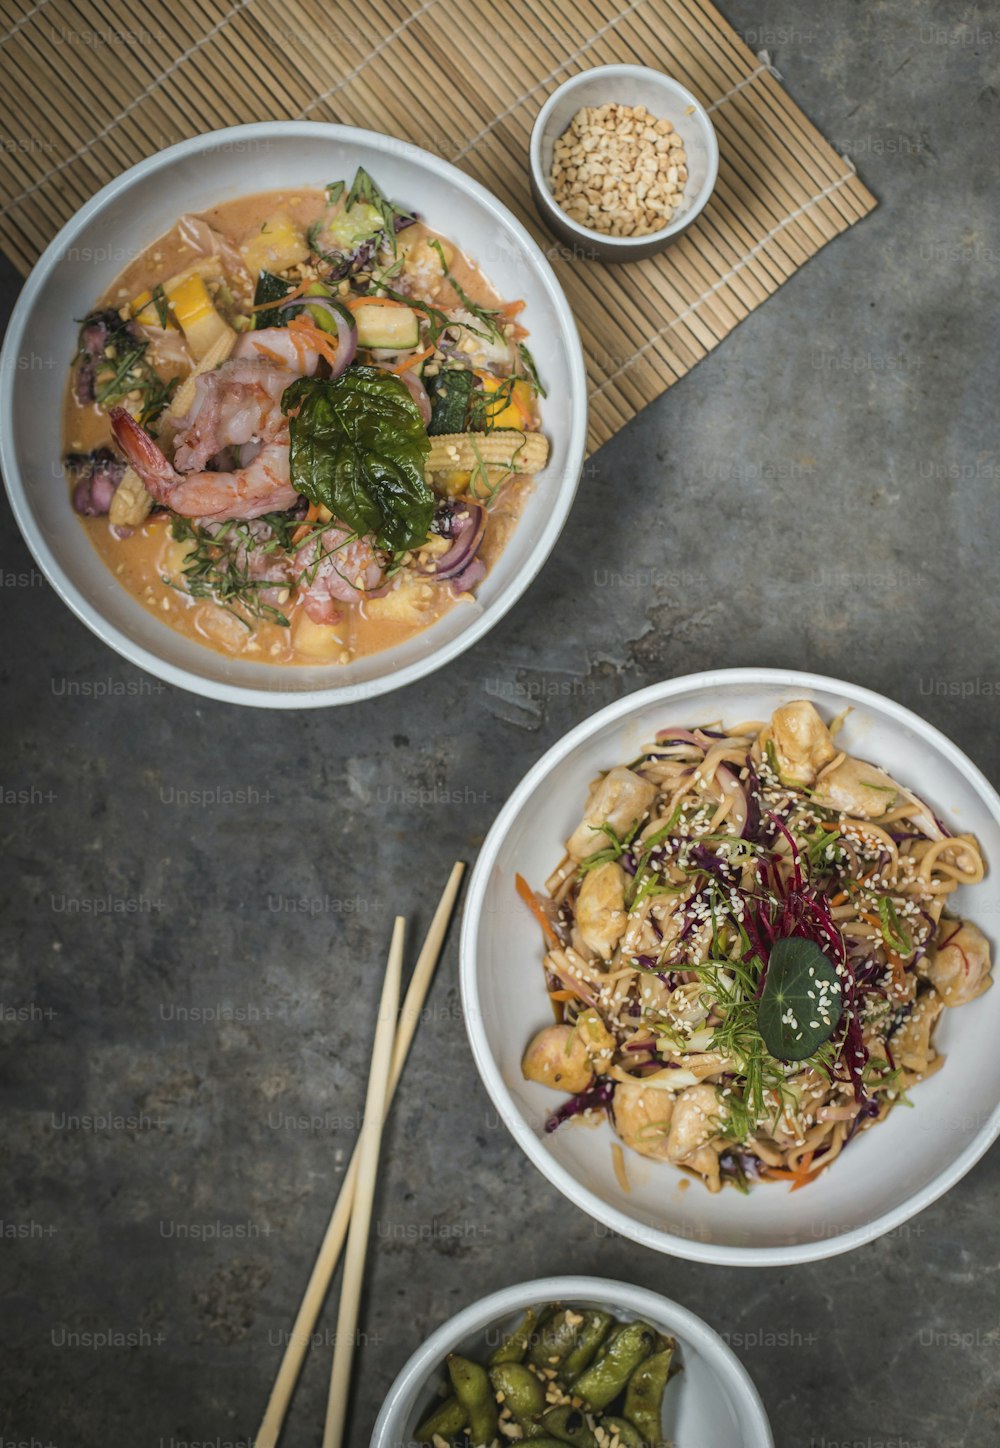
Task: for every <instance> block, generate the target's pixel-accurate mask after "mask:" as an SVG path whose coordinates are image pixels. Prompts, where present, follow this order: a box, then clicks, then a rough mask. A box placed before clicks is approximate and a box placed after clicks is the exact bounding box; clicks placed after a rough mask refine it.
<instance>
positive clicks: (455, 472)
mask: <svg viewBox="0 0 1000 1448" xmlns="http://www.w3.org/2000/svg"><path fill="white" fill-rule="evenodd" d="M434 486H435V487H436V488H437V490H438V491H439V492H441V493H444V494H445V495H446V497H449V498H460V497H461V496H462V495H463V493H467V492H468V491H469V488H470V487H471V486H472V474H471V473H470V472H467V471H466V470H465V469H464V468H453V469H452V470H451V471H450V472H447V473H438V474H437V475H436V476H435V478H434Z"/></svg>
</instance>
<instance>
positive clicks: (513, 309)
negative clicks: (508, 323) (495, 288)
mask: <svg viewBox="0 0 1000 1448" xmlns="http://www.w3.org/2000/svg"><path fill="white" fill-rule="evenodd" d="M523 311H524V302H523V301H520V302H508V303H507V304H506V306H503V307H501V308H500V315H501V316H502V317H507V318H508V320H512V319H513V318H514V317H516V316H517V315H518V314H519V313H520V312H523Z"/></svg>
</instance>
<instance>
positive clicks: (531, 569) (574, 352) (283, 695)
mask: <svg viewBox="0 0 1000 1448" xmlns="http://www.w3.org/2000/svg"><path fill="white" fill-rule="evenodd" d="M276 132H279V133H280V134H282V135H291V136H296V135H298V136H329V137H330V138H331V139H335V140H337V141H339V142H342V143H344V144H347V145H351V144H354V145H364V146H369V147H375V148H376V149H377V148H378V146H379V144H380V143H384V142H385V141H392V143H393V144H394V145H396V146H398V145H399V142H398V141H397V140H394V138H392V137H390V136H386V135H385V134H383V133H382V132H379V131H366V130H363V129H361V128H360V127H358V126H340V125H335V124H333V123H328V122H325V121H258V122H255V123H253V124H251V125H245V126H228V127H225V128H224V129H222V130H218V131H205V132H203V133H202V134H201V135H198V136H192V137H191V138H190V139H188V140H186V141H179V142H178V143H177V144H176V145H174V146H168V147H167V149H166V150H164V151H159V152H157V153H156V155H154V156H149V157H147V158H146V160H144V161H139V162H138V163H137V164H136V165H135V166H130V167H129V169H128V170H127V171H123V172H122V174H121V175H120V176H116V177H115V179H114V180H113V181H109V182H108V184H107V185H106V186H103V187H102V188H101V190H100V191H98V192H97V193H96V195H94V196H92V197H91V198H90V200H89V201H87V202H85V203H84V205H83V206H81V207H80V209H79V211H77V212H76V213H75V214H74V215H73V216H72V217H71V218H70V220H69V221H68V222H67V223H66V225H65V226H63V227H62V228H61V230H60V231H59V232H58V233H57V235H56V236H55V237H54V238H53V239H52V241H51V242H50V243H49V245H48V246H47V247H46V248H45V250H44V252H43V253H42V255H41V256H40V257H39V259H38V261H37V262H36V263H35V265H34V267H33V268H32V271H31V274H30V275H29V277H28V279H27V281H26V282H25V284H24V286H23V288H22V290H21V294H20V296H19V297H18V300H17V303H16V305H15V307H14V311H13V313H12V314H11V319H10V324H9V326H8V328H7V335H6V337H5V339H4V344H3V348H2V350H0V471H2V472H3V477H4V482H5V485H6V489H7V496H8V498H9V500H10V505H11V509H12V511H13V514H14V519H15V521H16V523H17V526H18V529H19V530H20V533H21V536H22V538H23V539H24V541H25V543H26V544H27V545H28V548H29V550H30V552H31V554H32V557H33V558H34V560H35V562H36V563H37V564H38V566H39V568H40V569H41V570H42V572H43V574H44V575H45V577H46V578H47V579H48V581H49V583H50V584H51V585H52V587H53V588H54V589H55V591H56V593H57V594H58V595H59V597H60V598H61V599H62V601H63V603H65V604H66V605H67V607H68V608H69V609H70V610H71V612H72V613H74V614H75V615H76V617H77V618H78V619H79V620H80V622H81V623H83V624H85V625H86V627H87V628H89V629H90V631H91V632H92V633H94V634H96V635H97V637H98V638H99V639H100V640H101V641H102V642H103V643H105V644H108V645H109V647H111V648H112V649H114V651H115V652H116V653H118V654H120V655H121V656H122V657H123V658H125V659H128V660H129V662H130V663H133V664H136V665H138V667H139V668H141V669H145V670H146V671H147V673H150V674H152V675H153V676H154V677H156V678H159V679H163V680H165V682H167V683H168V684H175V685H176V686H177V687H178V688H181V689H187V690H189V691H190V692H192V693H194V694H198V695H200V696H201V697H203V698H209V699H218V700H220V701H221V702H223V703H227V704H244V705H253V706H256V707H258V708H264V709H316V708H326V707H331V706H334V705H338V704H353V703H357V702H358V701H360V700H362V699H371V698H375V697H376V696H378V695H379V694H385V693H388V692H390V691H391V690H393V689H399V688H403V687H404V686H405V685H406V684H412V683H414V682H416V680H417V679H422V678H424V677H425V676H426V675H427V674H431V673H433V672H434V671H435V670H436V669H439V668H441V667H442V666H443V665H445V664H448V663H450V662H451V661H452V660H453V659H455V658H457V657H458V655H459V654H462V653H464V652H465V650H466V649H468V648H471V646H472V645H473V644H474V643H476V642H477V641H478V640H479V639H481V638H482V637H483V635H484V634H486V633H488V632H489V631H490V629H491V628H493V626H494V625H495V624H497V623H499V621H500V619H501V618H503V616H504V615H505V614H506V613H507V612H508V611H509V610H510V609H511V608H513V606H514V604H515V603H517V601H518V600H519V599H520V598H521V597H522V596H523V595H524V593H525V591H526V589H527V588H528V586H529V584H531V583H532V582H533V581H534V579H535V577H536V576H537V574H538V572H539V571H540V569H541V568H542V565H543V564H544V563H545V562H546V560H547V558H548V556H549V554H550V553H551V552H552V549H553V548H554V547H555V544H556V541H557V540H558V538H559V534H560V533H561V532H562V529H563V526H564V524H565V522H566V518H567V516H568V515H569V511H570V508H571V507H572V505H573V501H574V499H575V497H576V490H577V487H578V485H579V481H580V473H581V471H582V468H583V458H584V451H585V448H586V440H587V416H586V398H587V377H586V370H585V367H584V361H583V351H582V348H581V345H580V340H579V333H578V331H577V326H576V320H575V318H574V316H573V312H572V310H571V308H570V305H569V302H568V301H567V300H566V295H565V293H564V292H563V289H562V287H561V286H560V284H559V281H558V280H557V278H556V275H555V273H554V272H553V270H552V267H551V266H550V264H549V262H548V260H547V258H546V257H545V255H544V253H543V252H542V250H541V248H540V247H539V246H538V244H537V242H535V240H534V239H533V238H532V237H531V235H530V234H529V233H528V231H526V229H525V228H524V227H523V226H522V225H521V223H520V222H519V221H518V220H517V218H516V217H515V216H514V215H513V213H512V212H510V211H509V210H508V209H507V207H506V206H504V205H503V203H502V202H500V201H498V200H497V199H496V197H495V196H493V194H492V193H491V192H490V191H488V190H487V189H486V187H485V186H481V185H480V184H479V182H478V181H474V180H473V179H472V178H471V177H470V176H467V175H466V174H465V172H464V171H460V170H459V169H458V167H457V166H453V165H451V163H450V162H448V161H444V160H442V159H441V158H440V157H439V156H435V155H434V154H433V153H432V152H430V151H424V150H422V148H421V147H419V146H413V147H412V149H413V151H414V152H415V153H418V154H419V156H420V157H421V160H422V163H423V164H425V165H426V166H427V167H428V168H429V169H431V170H434V171H436V172H437V173H438V174H439V175H441V176H443V177H444V178H445V179H450V180H452V181H453V182H454V183H455V184H456V186H458V187H459V188H460V189H461V190H463V191H465V192H466V193H467V194H469V195H471V196H473V197H475V198H476V200H477V201H478V202H479V203H480V204H481V205H482V206H483V207H485V208H486V209H487V210H488V211H490V212H492V213H493V215H494V216H495V217H497V219H498V220H499V221H501V222H502V223H503V225H504V226H506V227H508V228H509V229H510V230H511V231H512V232H513V233H514V235H515V236H516V237H517V240H518V242H519V243H520V244H521V245H522V246H523V247H524V249H525V251H526V252H528V253H529V254H530V255H531V257H532V259H533V261H534V264H535V266H536V267H537V269H538V273H539V275H540V277H541V279H542V281H543V283H544V285H545V287H546V289H547V290H548V292H549V294H550V296H551V299H552V304H553V307H554V308H555V310H556V312H557V314H558V316H559V319H560V323H561V324H562V326H563V328H564V329H565V332H566V335H567V337H568V338H570V339H571V341H572V342H573V343H575V345H571V347H570V348H569V355H568V357H567V362H568V366H569V369H570V373H571V385H572V388H573V389H574V391H576V392H577V393H578V395H579V396H580V397H581V398H583V399H584V412H583V417H582V421H581V426H580V428H579V431H578V433H577V435H576V436H575V437H572V438H570V439H569V442H568V457H567V463H566V469H565V478H564V482H563V486H562V488H561V491H560V494H559V495H558V497H557V498H555V499H554V506H553V508H552V511H551V512H550V514H549V516H548V518H547V519H546V522H545V526H544V528H543V529H542V531H541V532H540V534H539V536H538V538H537V540H536V542H535V545H534V548H533V549H532V551H531V553H530V554H529V555H528V557H527V559H526V561H525V564H524V566H523V568H522V569H521V570H520V573H519V574H518V576H517V578H516V579H515V580H514V582H513V583H512V584H511V586H510V587H509V589H508V591H507V593H506V594H505V595H504V596H503V597H502V598H500V599H498V600H497V602H496V603H495V604H494V605H493V606H492V607H490V608H489V609H485V610H484V611H483V612H481V613H480V614H479V615H478V617H477V618H475V619H474V620H473V621H472V622H471V623H470V624H469V626H468V627H467V628H466V629H464V630H463V631H462V632H461V633H460V634H458V635H457V636H456V637H455V638H453V639H451V640H449V641H448V642H447V643H445V644H442V646H441V647H440V649H438V650H435V652H434V653H433V654H431V655H429V656H428V657H427V658H424V659H420V660H418V661H417V662H415V663H412V664H407V665H405V666H404V667H402V668H399V669H396V670H394V671H392V672H387V673H385V674H383V675H381V676H380V677H379V678H377V679H369V680H367V681H365V682H363V683H359V684H348V685H343V686H341V687H339V688H331V689H307V690H302V691H299V692H286V691H284V690H275V689H265V688H252V687H248V686H244V685H239V684H227V683H225V682H223V681H221V680H215V679H202V678H198V677H196V676H195V675H193V674H189V673H188V672H187V670H185V669H182V668H178V667H177V666H176V665H174V664H171V663H168V662H167V661H165V660H163V659H161V658H159V656H158V655H156V654H154V653H152V652H150V650H149V649H146V648H143V647H142V646H141V645H140V644H137V643H134V642H133V641H132V640H131V639H129V638H128V637H127V636H126V635H125V634H123V633H122V632H121V631H120V630H119V629H117V628H115V627H114V626H113V625H111V624H109V623H108V622H107V621H106V620H105V619H103V618H102V617H101V616H100V615H99V614H98V613H97V612H96V610H94V609H93V608H92V607H91V605H89V604H88V603H86V601H85V600H84V599H82V598H81V597H80V595H79V593H78V591H77V589H76V587H75V586H74V584H73V583H72V582H71V581H70V579H69V578H68V577H67V576H66V574H65V573H64V572H63V570H62V568H61V567H60V565H59V564H58V562H57V561H56V559H55V557H54V555H53V553H52V551H51V550H50V548H49V546H48V544H47V542H46V540H45V538H44V537H43V536H42V534H41V533H40V531H39V530H38V529H37V528H36V526H35V524H34V521H33V520H32V517H31V513H30V510H29V508H28V502H27V495H26V490H25V486H24V480H23V478H22V477H21V473H20V469H19V467H18V465H17V459H16V457H15V456H14V450H13V445H12V443H11V441H10V440H11V438H12V437H13V432H14V429H13V425H12V424H13V409H14V383H15V379H16V377H17V367H16V365H15V362H16V359H17V357H18V356H19V355H20V351H21V346H22V341H23V336H24V330H25V326H26V324H27V321H28V318H29V315H30V313H31V311H32V309H33V308H34V306H35V303H36V301H37V299H38V295H39V293H40V292H41V291H42V289H43V288H44V286H45V283H46V281H47V279H48V273H49V271H50V268H51V266H52V264H53V263H54V261H55V260H56V259H57V257H59V256H60V255H61V254H62V253H63V252H64V251H66V250H67V249H68V248H69V247H70V246H71V245H72V242H73V239H74V237H75V235H76V233H77V232H78V231H79V230H80V229H82V228H83V227H84V226H85V225H86V223H87V222H88V221H89V220H90V218H91V217H92V216H93V215H94V213H95V212H96V211H98V210H99V209H100V208H101V207H102V206H103V205H105V203H106V202H107V201H108V200H110V199H111V198H112V197H114V196H116V195H118V194H119V193H120V192H123V191H127V190H128V188H129V187H130V186H131V185H132V183H133V182H134V181H135V180H137V179H139V178H140V177H144V176H148V175H150V174H151V173H155V172H156V171H158V170H160V169H161V168H163V167H165V166H169V165H171V164H172V163H173V162H174V161H175V160H177V159H178V158H179V157H181V156H191V155H197V154H198V153H199V152H201V151H207V150H212V149H215V148H217V147H219V146H221V145H227V144H230V143H237V142H247V141H255V140H264V139H266V138H267V137H269V136H271V137H273V136H274V135H275V133H276Z"/></svg>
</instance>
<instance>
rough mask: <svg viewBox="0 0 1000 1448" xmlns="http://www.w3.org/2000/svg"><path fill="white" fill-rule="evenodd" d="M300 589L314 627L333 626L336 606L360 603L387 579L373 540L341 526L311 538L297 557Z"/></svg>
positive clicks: (328, 529) (336, 613)
mask: <svg viewBox="0 0 1000 1448" xmlns="http://www.w3.org/2000/svg"><path fill="white" fill-rule="evenodd" d="M297 567H298V569H299V577H298V589H299V593H300V595H301V597H302V601H303V603H304V605H305V610H306V613H307V614H308V615H309V617H310V618H311V619H312V620H313V621H314V622H315V623H334V622H335V621H336V619H337V617H338V612H337V603H338V602H339V603H359V602H360V601H361V599H362V598H363V597H364V596H365V595H366V594H372V593H373V592H374V591H375V590H376V589H377V588H379V587H380V586H381V584H382V582H383V580H384V578H385V570H384V568H383V567H382V564H381V563H380V562H379V559H378V556H377V554H376V552H375V549H374V548H373V547H372V540H371V539H370V538H367V537H364V538H359V537H357V536H356V535H355V534H354V533H350V532H348V530H347V529H346V528H344V527H342V526H340V525H339V524H334V525H333V526H332V527H330V528H327V529H325V530H324V532H322V533H321V534H320V535H319V537H318V538H311V539H310V540H309V542H308V543H306V544H305V546H304V547H303V548H302V549H301V551H300V552H299V554H298V555H297Z"/></svg>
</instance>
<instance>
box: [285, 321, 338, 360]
mask: <svg viewBox="0 0 1000 1448" xmlns="http://www.w3.org/2000/svg"><path fill="white" fill-rule="evenodd" d="M288 332H289V335H290V336H291V338H292V341H293V342H294V343H295V346H296V349H298V345H299V342H300V341H301V342H303V343H305V345H306V346H307V347H311V348H312V350H313V351H314V352H318V353H319V355H320V356H321V357H325V358H326V360H327V361H328V362H329V363H330V365H331V367H332V366H333V365H334V364H335V363H336V362H337V360H338V353H339V350H340V349H339V347H338V346H337V343H336V341H335V340H334V338H333V337H332V336H331V335H330V333H329V332H324V331H323V328H322V327H317V325H316V323H315V322H314V321H312V320H311V319H310V318H309V317H293V318H292V320H291V321H290V322H289V324H288Z"/></svg>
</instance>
